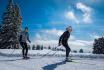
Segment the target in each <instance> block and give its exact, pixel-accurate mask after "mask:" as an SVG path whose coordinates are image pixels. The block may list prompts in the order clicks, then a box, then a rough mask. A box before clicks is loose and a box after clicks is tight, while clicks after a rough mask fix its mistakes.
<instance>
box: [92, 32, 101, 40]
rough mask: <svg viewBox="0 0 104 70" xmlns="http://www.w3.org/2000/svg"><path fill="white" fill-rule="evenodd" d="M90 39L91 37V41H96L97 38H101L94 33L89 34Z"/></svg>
mask: <svg viewBox="0 0 104 70" xmlns="http://www.w3.org/2000/svg"><path fill="white" fill-rule="evenodd" d="M90 37H91V39H97V38H100V37H101V36H100V35H98V34H96V33H92V34H90Z"/></svg>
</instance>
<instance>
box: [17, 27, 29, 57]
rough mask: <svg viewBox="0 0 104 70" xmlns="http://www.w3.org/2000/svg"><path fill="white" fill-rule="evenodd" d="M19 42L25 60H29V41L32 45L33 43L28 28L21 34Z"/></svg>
mask: <svg viewBox="0 0 104 70" xmlns="http://www.w3.org/2000/svg"><path fill="white" fill-rule="evenodd" d="M19 41H20V45H21V46H22V54H23V59H29V57H28V56H27V54H28V45H27V41H28V42H30V43H31V41H30V40H29V34H28V27H25V30H24V31H22V32H21V34H20V38H19Z"/></svg>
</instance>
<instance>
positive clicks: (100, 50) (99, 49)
mask: <svg viewBox="0 0 104 70" xmlns="http://www.w3.org/2000/svg"><path fill="white" fill-rule="evenodd" d="M93 53H94V54H104V37H102V38H98V39H95V40H94V44H93Z"/></svg>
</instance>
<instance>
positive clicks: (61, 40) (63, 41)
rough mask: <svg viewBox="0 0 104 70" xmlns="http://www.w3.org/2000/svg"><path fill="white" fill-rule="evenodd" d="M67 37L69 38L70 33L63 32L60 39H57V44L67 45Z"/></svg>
mask: <svg viewBox="0 0 104 70" xmlns="http://www.w3.org/2000/svg"><path fill="white" fill-rule="evenodd" d="M69 37H70V33H69V32H68V31H65V32H64V33H63V34H62V35H61V37H60V39H59V43H67V41H68V39H69Z"/></svg>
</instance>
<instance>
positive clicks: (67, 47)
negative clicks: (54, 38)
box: [62, 43, 71, 58]
mask: <svg viewBox="0 0 104 70" xmlns="http://www.w3.org/2000/svg"><path fill="white" fill-rule="evenodd" d="M62 44H63V46H64V47H65V49H66V58H67V57H69V53H70V51H71V49H70V47H69V45H68V43H62Z"/></svg>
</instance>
